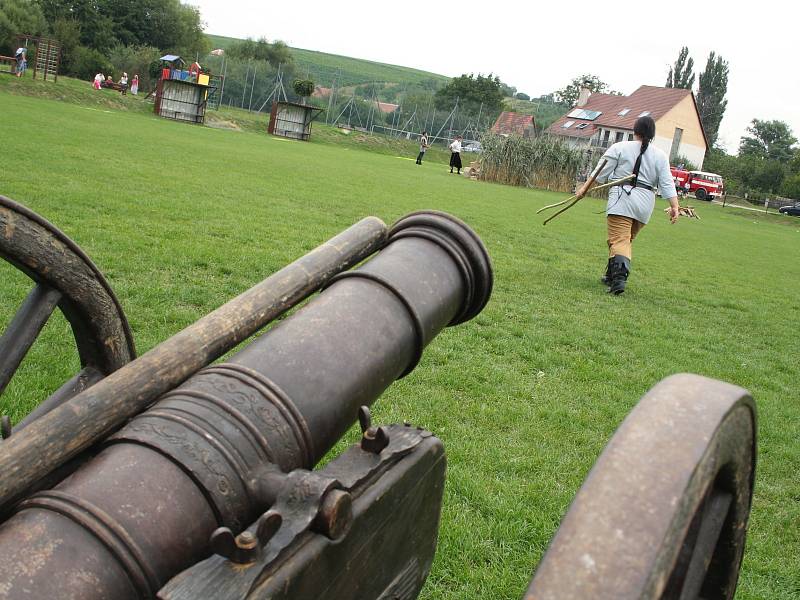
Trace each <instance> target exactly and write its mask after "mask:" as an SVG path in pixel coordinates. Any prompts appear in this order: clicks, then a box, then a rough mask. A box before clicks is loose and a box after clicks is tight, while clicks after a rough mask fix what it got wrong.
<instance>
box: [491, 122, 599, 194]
mask: <svg viewBox="0 0 800 600" xmlns="http://www.w3.org/2000/svg"><path fill="white" fill-rule="evenodd" d="M481 145H482V146H483V152H482V153H481V179H485V180H487V181H497V182H499V183H507V184H511V185H524V186H528V187H537V188H545V189H548V190H557V191H561V192H567V193H569V192H572V191H573V189H574V187H575V177H576V175H577V173H578V170H579V169H580V168H581V167H582V166H583V163H584V162H585V160H586V157H585V153H584V152H583V151H581V150H577V149H575V148H572V147H570V146H568V145H567V144H565V143H564V142H563V141H561V140H560V139H558V138H556V137H553V136H540V137H537V138H534V139H526V138H522V137H520V136H518V135H511V136H508V137H503V136H501V135H496V134H493V133H487V134H486V135H484V136H483V137H482V138H481Z"/></svg>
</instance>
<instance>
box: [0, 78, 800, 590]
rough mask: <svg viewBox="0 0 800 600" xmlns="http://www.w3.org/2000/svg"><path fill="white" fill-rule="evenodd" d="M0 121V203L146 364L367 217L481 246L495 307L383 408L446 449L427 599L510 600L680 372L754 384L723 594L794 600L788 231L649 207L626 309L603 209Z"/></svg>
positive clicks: (34, 360)
mask: <svg viewBox="0 0 800 600" xmlns="http://www.w3.org/2000/svg"><path fill="white" fill-rule="evenodd" d="M0 112H2V115H3V118H2V119H0V140H2V151H3V154H4V160H3V161H2V162H1V163H0V165H2V166H0V193H1V194H3V195H6V196H9V197H11V198H14V199H16V200H18V201H20V202H23V203H24V204H26V205H27V206H29V207H30V208H32V209H33V210H35V211H37V212H39V213H40V214H42V215H43V216H44V217H45V218H47V219H49V220H51V221H52V222H53V223H55V224H57V225H58V226H59V227H60V228H61V229H62V230H63V231H65V232H66V233H67V234H68V235H70V236H71V237H72V238H73V239H74V240H75V241H76V242H77V243H78V244H80V245H81V246H82V247H83V248H84V250H85V251H86V252H87V253H88V254H89V255H90V256H91V257H92V258H93V260H94V261H95V262H96V264H97V265H98V266H99V267H100V268H101V269H102V270H103V272H104V273H105V274H106V276H107V278H108V280H109V281H110V283H111V285H112V286H113V288H114V290H115V291H116V293H117V295H118V296H119V298H120V300H121V302H122V305H123V306H124V308H125V311H126V313H127V316H128V319H129V321H130V323H131V327H132V329H133V332H134V336H135V339H136V344H137V348H138V350H139V352H140V353H141V352H144V351H146V350H148V349H149V348H151V347H153V346H154V345H155V344H157V343H158V342H160V341H162V340H164V339H165V338H167V337H168V336H169V335H171V334H173V333H175V332H177V331H179V330H180V329H181V328H183V327H185V326H186V325H188V324H189V323H191V322H193V321H194V320H196V319H197V318H199V317H200V316H202V315H204V314H206V313H207V312H208V311H210V310H212V309H214V308H216V307H217V306H219V305H220V304H222V303H223V302H224V301H226V300H227V299H229V298H230V297H231V296H233V295H235V294H237V293H239V292H241V291H243V290H244V289H246V288H247V287H249V286H251V285H253V284H255V283H256V282H258V281H260V280H261V279H263V278H264V277H265V276H267V275H268V274H270V273H272V272H274V271H275V270H276V269H278V268H279V267H280V266H282V265H284V264H285V263H287V262H289V261H291V260H292V259H294V258H295V257H297V256H298V255H300V254H301V253H303V252H305V251H307V250H309V249H310V248H312V247H314V246H316V245H317V244H318V243H319V242H321V241H323V240H325V239H327V238H328V237H330V236H331V235H333V234H334V233H336V232H338V231H340V230H342V229H343V228H345V227H347V226H348V225H350V224H351V223H353V222H354V221H356V220H357V219H359V218H361V217H363V216H365V215H370V214H371V215H377V216H379V217H381V218H383V219H384V220H385V221H387V222H391V221H393V220H395V219H396V218H398V217H399V216H401V215H403V214H405V213H407V212H409V211H412V210H416V209H423V208H435V209H439V210H445V211H449V212H451V213H453V214H455V215H457V216H459V217H461V218H463V219H464V220H465V221H466V222H467V223H469V224H470V225H472V226H473V227H474V228H475V230H476V231H477V232H478V234H479V235H480V236H481V237H482V238H483V240H484V242H485V243H486V245H487V247H488V248H489V251H490V253H491V256H492V259H493V261H494V267H495V281H496V285H495V290H494V294H493V297H492V300H491V302H490V303H489V305H488V306H487V308H486V309H485V310H484V312H483V313H482V314H481V315H479V316H478V317H477V318H475V319H474V320H473V321H471V322H469V323H466V324H464V325H462V326H459V327H455V328H452V329H449V330H447V331H445V332H443V333H442V335H440V336H439V337H438V338H437V339H436V340H434V342H433V343H432V344H431V345H430V346H429V347H428V349H427V350H426V354H425V356H424V358H423V360H422V362H421V363H420V365H419V366H418V368H417V369H416V371H415V372H414V373H412V374H411V375H410V376H408V377H406V378H405V379H403V380H401V381H399V382H397V383H396V384H394V385H393V386H392V387H391V388H390V389H389V390H388V391H387V392H386V394H385V395H384V397H383V398H382V399H381V400H380V401H379V402H377V403H376V405H375V406H374V408H373V414H374V419H375V421H376V422H378V423H380V422H397V421H402V420H409V421H411V422H413V423H415V424H419V425H422V426H425V427H426V428H428V429H430V430H432V431H434V432H435V433H436V435H438V436H439V437H440V438H441V439H442V440H443V441H444V444H445V447H446V449H447V453H448V478H447V484H446V490H445V498H444V506H443V513H442V522H441V530H440V538H439V547H438V552H437V557H436V560H435V562H434V565H433V570H432V572H431V575H430V578H429V579H428V582H427V584H426V586H425V588H424V590H423V592H422V596H421V597H422V598H424V599H428V600H431V599H437V600H444V599H447V600H463V599H473V598H476V599H477V598H491V599H516V598H519V597H520V596H521V595H522V592H523V590H524V589H525V586H526V585H527V582H528V580H529V577H530V575H531V573H532V571H533V569H534V567H535V565H536V563H537V561H538V560H539V559H540V558H541V556H542V554H543V552H544V550H545V548H546V546H547V544H548V542H549V540H550V539H551V537H552V535H553V533H554V532H555V530H556V528H557V527H558V523H559V521H560V519H561V517H562V516H563V514H564V512H565V511H566V509H567V507H568V505H569V503H570V501H571V499H572V497H573V496H574V494H575V492H576V491H577V489H578V488H579V486H580V484H581V482H582V481H583V479H584V477H585V476H586V474H587V472H588V471H589V469H590V468H591V466H592V464H593V463H594V461H595V459H596V458H597V456H598V455H599V454H600V452H601V451H602V449H603V447H604V445H605V444H606V443H607V441H608V439H609V438H610V436H611V435H612V434H613V432H614V430H615V428H616V427H617V426H618V425H619V423H620V422H621V421H622V420H623V418H624V417H625V416H626V415H627V414H628V412H629V411H630V410H631V408H632V407H633V406H634V405H635V404H636V402H637V401H638V399H639V398H640V397H641V396H642V395H643V394H644V393H645V392H646V391H647V390H648V389H649V388H650V387H651V386H653V385H654V384H655V383H656V382H657V381H659V380H660V379H662V378H663V377H665V376H667V375H669V374H672V373H676V372H682V371H689V372H694V373H700V374H703V375H707V376H710V377H715V378H719V379H723V380H726V381H730V382H732V383H735V384H737V385H741V386H743V387H746V388H748V389H749V390H751V392H752V393H753V395H754V397H755V398H756V402H757V404H758V409H759V462H758V470H757V481H756V490H755V498H754V504H753V512H752V517H751V521H750V527H749V534H748V546H747V552H746V555H745V561H744V565H743V568H742V576H741V580H740V586H739V592H738V594H737V598H740V599H747V600H761V599H764V598H770V599H773V598H775V599H786V600H788V599H790V598H797V597H798V594H800V564H798V562H797V560H796V556H797V553H798V550H800V527H799V526H798V523H800V481H799V480H798V478H797V473H798V471H799V470H800V450H798V444H797V440H798V437H800V424H799V423H800V420H799V419H798V417H799V416H800V406H798V400H800V394H798V387H797V367H796V365H797V357H798V351H800V342H798V329H797V319H796V316H795V315H796V309H797V299H798V297H800V220H797V219H795V220H792V219H790V218H783V219H781V220H776V221H775V222H773V220H772V219H769V220H767V219H761V218H756V215H751V214H742V213H744V212H745V211H738V212H739V213H740V214H735V213H732V212H729V211H728V210H726V209H723V208H721V207H718V206H713V205H706V204H705V203H699V202H695V203H694V204H695V205H697V206H698V211H699V213H700V216H701V217H702V220H701V221H693V220H682V221H681V222H680V223H679V224H678V225H675V226H669V225H668V223H667V222H666V218H665V217H664V216H663V214H662V213H661V212H660V211H661V209H662V208H664V206H665V204H664V203H663V202H662V201H659V204H658V206H657V210H656V213H655V214H654V216H653V220H652V222H651V224H649V225H648V226H647V228H646V229H645V230H644V231H643V233H642V235H641V237H640V239H639V240H638V241H637V244H636V248H635V256H634V262H633V273H632V275H631V279H630V282H629V290H628V291H627V292H626V293H625V294H624V295H623V296H621V297H610V296H608V295H607V294H605V292H604V290H603V288H602V287H601V286H600V285H599V283H598V282H597V278H598V276H599V274H600V270H601V268H602V267H603V265H604V263H605V249H604V223H603V219H602V217H601V216H599V215H597V214H596V213H597V212H598V211H600V210H601V209H602V204H601V202H599V201H597V200H589V199H587V200H584V201H583V202H582V203H580V204H578V205H577V206H576V207H575V208H573V209H572V210H571V211H569V212H568V213H567V214H565V215H564V216H562V217H559V219H557V220H556V221H554V222H553V223H551V224H550V225H548V226H547V227H542V225H541V218H540V217H539V216H536V215H535V214H534V213H535V211H536V209H537V208H539V207H541V206H543V205H544V204H549V203H551V202H554V201H555V200H557V199H559V198H561V197H562V196H560V195H557V194H551V193H546V192H539V191H534V190H525V189H521V188H513V187H508V186H500V185H493V184H485V183H478V182H473V181H469V180H466V179H464V178H461V177H456V176H454V175H449V174H448V173H447V169H446V168H445V167H444V166H443V165H441V164H437V163H433V162H432V163H426V164H424V165H423V166H422V167H418V166H416V165H414V164H413V163H412V162H410V161H409V160H400V159H399V158H396V157H394V156H392V155H389V154H380V153H378V152H366V151H364V150H363V149H361V148H354V147H348V146H346V145H345V146H340V145H338V144H335V143H323V142H314V143H306V144H304V143H299V142H291V141H285V140H281V139H277V138H272V137H269V136H267V135H266V134H263V133H256V132H249V131H243V132H235V133H234V132H230V131H221V130H217V129H212V128H207V127H205V128H204V127H195V126H189V125H184V124H181V123H175V122H171V121H165V120H160V119H157V118H154V117H152V116H151V115H147V114H144V113H140V112H137V111H127V112H126V111H121V110H113V111H110V112H104V111H97V110H84V109H83V107H81V106H79V105H75V104H69V103H65V102H54V101H51V100H44V99H39V98H33V97H21V96H15V95H10V94H9V93H7V91H5V90H4V89H2V88H0ZM405 158H407V157H405ZM3 275H4V282H3V285H0V294H2V303H0V327H2V328H4V327H5V324H6V323H7V321H8V319H9V318H10V316H11V315H12V314H13V311H14V310H15V309H16V306H18V303H19V301H20V300H21V298H22V296H23V294H24V293H25V292H26V291H27V289H28V285H27V283H26V282H25V280H24V277H22V276H20V275H19V274H16V273H14V272H13V271H12V270H11V269H4V271H3ZM45 334H46V335H45V338H44V339H43V340H42V342H45V344H37V346H36V347H35V348H34V351H33V353H32V355H31V356H30V360H27V361H26V363H25V364H24V365H23V367H24V368H23V370H22V372H20V373H18V375H17V377H16V378H15V380H14V381H13V382H12V386H11V387H10V389H9V390H8V391H7V392H6V394H4V395H3V396H2V399H1V401H2V404H3V407H2V411H4V412H6V411H8V412H10V413H11V414H12V416H13V417H14V419H15V420H18V419H19V418H20V417H21V416H22V415H23V414H24V413H25V412H26V411H27V410H28V409H30V408H31V407H32V406H33V405H34V404H35V403H36V402H38V401H39V399H41V398H42V397H43V396H44V395H46V392H47V390H48V389H52V388H53V387H55V386H56V385H57V384H58V382H59V381H61V380H63V379H64V378H66V377H67V376H68V375H70V374H72V373H74V372H75V370H76V369H77V358H76V357H75V355H74V350H73V349H72V345H71V341H70V334H69V330H68V328H67V326H66V323H65V322H63V320H62V321H54V322H53V323H51V324H49V325H48V328H47V331H46V332H45ZM354 439H355V437H354V434H353V432H351V433H350V434H349V436H348V438H347V439H346V440H343V441H342V442H341V443H340V444H339V448H343V447H344V446H345V445H346V444H348V443H352V441H353V440H354ZM409 527H413V524H411V523H410V524H409ZM364 576H368V574H364Z"/></svg>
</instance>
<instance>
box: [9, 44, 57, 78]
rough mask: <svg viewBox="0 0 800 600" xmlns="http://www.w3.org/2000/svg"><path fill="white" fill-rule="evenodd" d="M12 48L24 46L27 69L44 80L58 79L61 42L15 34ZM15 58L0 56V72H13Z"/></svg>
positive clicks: (34, 76) (15, 62)
mask: <svg viewBox="0 0 800 600" xmlns="http://www.w3.org/2000/svg"><path fill="white" fill-rule="evenodd" d="M14 48H24V49H25V50H26V54H27V61H28V69H29V70H31V71H32V72H33V78H34V79H36V77H37V75H38V76H41V78H42V79H43V80H45V81H47V80H50V81H53V82H54V83H55V82H56V81H58V68H59V67H60V66H61V43H60V42H59V41H58V40H56V39H53V38H42V37H34V36H30V35H23V34H20V35H17V36H15V37H14ZM16 64H17V59H16V58H15V57H13V56H0V73H9V74H14V73H15V70H16Z"/></svg>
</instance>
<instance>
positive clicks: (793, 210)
mask: <svg viewBox="0 0 800 600" xmlns="http://www.w3.org/2000/svg"><path fill="white" fill-rule="evenodd" d="M778 212H779V213H782V214H784V215H792V216H793V217H800V204H795V205H794V206H781V207H780V208H779V209H778Z"/></svg>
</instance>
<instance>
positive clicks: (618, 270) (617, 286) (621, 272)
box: [608, 255, 631, 296]
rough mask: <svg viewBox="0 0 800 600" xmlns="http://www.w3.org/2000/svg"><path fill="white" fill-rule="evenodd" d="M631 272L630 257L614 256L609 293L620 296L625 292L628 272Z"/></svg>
mask: <svg viewBox="0 0 800 600" xmlns="http://www.w3.org/2000/svg"><path fill="white" fill-rule="evenodd" d="M630 272H631V261H630V259H629V258H628V257H626V256H620V255H616V256H614V257H613V258H612V261H611V286H610V287H609V288H608V293H609V294H615V295H617V296H618V295H619V294H621V293H622V292H624V291H625V284H626V283H627V281H628V273H630Z"/></svg>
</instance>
